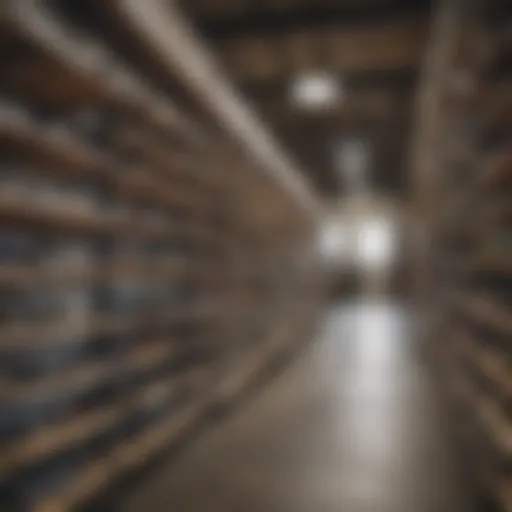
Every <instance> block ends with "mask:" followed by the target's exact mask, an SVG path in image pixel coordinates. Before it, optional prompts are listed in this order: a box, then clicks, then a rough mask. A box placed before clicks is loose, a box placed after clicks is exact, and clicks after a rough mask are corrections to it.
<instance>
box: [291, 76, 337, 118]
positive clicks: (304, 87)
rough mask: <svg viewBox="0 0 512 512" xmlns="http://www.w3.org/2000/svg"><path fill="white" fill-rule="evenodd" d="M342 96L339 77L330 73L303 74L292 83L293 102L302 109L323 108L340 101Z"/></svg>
mask: <svg viewBox="0 0 512 512" xmlns="http://www.w3.org/2000/svg"><path fill="white" fill-rule="evenodd" d="M341 97H342V90H341V85H340V83H339V81H338V80H337V78H336V77H335V76H333V75H331V74H329V73H323V72H316V73H313V72H311V73H307V74H302V75H299V76H298V77H297V78H295V80H294V81H293V82H292V84H291V89H290V99H291V102H292V104H293V105H295V106H297V107H299V108H302V109H306V110H322V109H325V108H328V107H331V106H333V105H335V104H336V103H339V101H340V100H341Z"/></svg>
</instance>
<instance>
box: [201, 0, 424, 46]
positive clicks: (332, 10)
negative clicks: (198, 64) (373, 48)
mask: <svg viewBox="0 0 512 512" xmlns="http://www.w3.org/2000/svg"><path fill="white" fill-rule="evenodd" d="M204 1H205V2H210V1H211V0H204ZM239 3H240V4H241V5H243V4H244V2H241V1H239ZM431 4H432V0H416V1H415V2H411V1H410V0H389V1H387V2H385V3H380V2H379V3H376V4H375V5H372V6H370V5H368V3H365V2H353V3H349V4H347V3H345V2H332V3H329V4H325V3H314V2H311V3H302V2H297V3H295V4H294V5H292V6H290V7H289V8H287V9H286V10H271V9H261V10H258V11H255V12H250V13H249V15H233V14H232V11H231V10H226V12H225V13H224V12H223V11H222V10H221V6H220V5H219V6H218V11H217V12H216V13H215V16H211V17H208V18H204V17H203V19H202V20H201V19H199V20H198V26H199V30H200V32H201V34H202V35H203V36H204V37H206V38H207V39H216V40H229V39H240V38H244V37H247V36H273V35H275V34H282V33H286V32H294V31H297V30H303V29H323V28H326V27H332V26H337V27H353V26H355V25H367V24H378V23H386V22H389V21H396V20H404V19H418V18H424V17H425V15H426V14H428V12H429V10H430V8H431ZM197 11H198V14H199V15H200V13H201V10H200V9H197Z"/></svg>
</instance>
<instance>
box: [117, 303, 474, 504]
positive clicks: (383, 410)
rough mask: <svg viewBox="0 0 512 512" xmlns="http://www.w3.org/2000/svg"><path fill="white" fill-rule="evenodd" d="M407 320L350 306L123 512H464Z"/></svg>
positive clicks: (390, 311)
mask: <svg viewBox="0 0 512 512" xmlns="http://www.w3.org/2000/svg"><path fill="white" fill-rule="evenodd" d="M410 327H411V326H410V325H409V323H408V322H407V316H406V314H405V313H404V312H403V311H402V310H401V309H400V308H398V307H396V306H393V305H392V304H355V305H351V306H344V307H341V306H340V307H338V308H335V309H333V310H332V312H331V313H330V314H329V315H328V317H327V319H326V321H325V325H324V326H323V328H322V332H321V334H320V335H319V337H318V340H317V342H316V343H315V345H314V346H313V348H312V349H310V350H309V352H307V353H306V354H305V355H303V356H302V358H301V359H300V360H299V361H297V362H296V363H295V364H294V365H293V366H292V367H290V368H289V369H287V370H286V373H285V374H283V375H282V376H281V377H280V378H279V379H278V380H277V381H275V382H274V383H273V384H272V385H271V386H270V387H268V388H267V389H266V390H265V391H264V392H263V393H262V394H261V395H260V396H259V397H258V398H256V399H255V400H254V401H253V402H252V403H250V404H249V405H247V406H245V407H244V408H243V409H242V410H240V411H239V412H238V413H237V414H236V415H235V416H234V417H232V418H230V419H229V420H227V421H225V422H223V423H222V424H220V425H219V426H218V427H216V428H215V429H214V430H213V431H210V432H209V433H206V434H204V435H203V436H202V437H201V438H200V439H198V441H197V442H196V443H195V444H194V445H193V446H191V447H190V448H189V449H188V450H186V451H185V452H184V453H182V454H181V455H180V456H179V458H178V459H175V460H174V461H172V462H171V463H170V464H169V465H168V467H167V468H163V469H162V470H160V471H159V472H158V474H157V475H154V476H153V477H152V479H151V480H150V481H148V482H147V483H146V484H145V485H144V486H143V488H141V489H138V490H136V491H135V492H134V493H133V495H132V496H129V499H128V500H127V505H126V507H124V511H125V512H142V511H151V512H164V511H165V512H167V511H171V510H172V511H175V512H470V511H471V507H470V505H469V503H468V501H469V498H467V497H466V496H465V493H464V486H463V482H462V480H461V477H460V475H459V471H458V470H457V468H456V464H455V462H454V457H453V452H452V448H453V447H452V446H451V444H450V442H449V440H448V436H447V432H446V430H445V427H446V425H445V420H444V419H443V416H442V414H441V412H440V410H439V405H438V402H437V400H436V398H435V396H434V388H433V384H432V382H431V377H430V375H429V373H428V369H427V368H426V367H425V366H424V365H423V364H422V363H421V360H420V358H419V356H418V355H417V354H418V351H417V347H416V346H415V344H414V337H413V335H412V331H411V328H410Z"/></svg>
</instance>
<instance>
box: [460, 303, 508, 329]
mask: <svg viewBox="0 0 512 512" xmlns="http://www.w3.org/2000/svg"><path fill="white" fill-rule="evenodd" d="M456 307H457V309H459V310H460V311H461V312H463V313H464V314H466V315H467V316H468V317H469V318H471V319H472V320H476V321H477V322H480V323H482V324H483V325H486V326H488V327H490V328H492V329H495V330H496V331H498V332H500V333H502V334H506V335H512V314H511V312H510V310H509V309H507V307H506V306H505V305H502V304H500V303H499V302H497V301H495V300H493V299H491V298H489V297H483V296H465V295H459V296H458V297H457V299H456Z"/></svg>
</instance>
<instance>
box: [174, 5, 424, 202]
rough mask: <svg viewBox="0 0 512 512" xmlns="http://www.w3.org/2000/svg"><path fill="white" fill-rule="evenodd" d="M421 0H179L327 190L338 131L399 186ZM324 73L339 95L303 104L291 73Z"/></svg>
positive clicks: (332, 187)
mask: <svg viewBox="0 0 512 512" xmlns="http://www.w3.org/2000/svg"><path fill="white" fill-rule="evenodd" d="M430 4H431V1H430V0H182V2H181V7H182V8H183V10H184V11H185V12H186V13H187V14H188V15H189V17H190V18H191V20H192V21H193V23H194V24H195V25H196V27H197V28H198V30H199V32H200V34H201V35H202V37H203V38H204V39H205V40H206V42H207V43H208V45H209V47H210V49H211V50H212V51H213V52H214V54H215V55H216V56H217V58H218V61H219V62H220V64H221V66H222V67H223V68H224V70H225V71H226V73H227V74H228V76H230V78H231V79H232V80H233V81H234V83H235V84H236V85H237V86H238V88H239V89H240V91H241V92H242V93H243V94H244V95H245V96H246V97H247V98H248V99H249V100H250V102H251V103H252V104H253V105H254V106H255V108H256V110H257V111H258V112H259V114H260V116H261V117H262V118H263V120H264V121H266V122H267V124H269V125H270V128H271V129H272V130H273V131H274V133H275V134H276V135H277V136H278V138H279V139H280V140H281V143H282V145H283V146H284V147H285V149H287V150H288V151H289V152H290V153H291V154H292V155H293V156H294V157H295V158H296V159H297V160H298V161H299V162H300V163H301V165H302V167H304V168H305V169H306V170H307V172H308V173H309V174H310V178H311V179H312V181H313V182H314V183H315V184H316V185H317V187H318V189H319V190H320V191H321V192H323V193H324V194H327V195H332V194H334V193H335V192H336V191H337V190H339V180H337V179H336V173H335V171H334V165H333V148H334V145H335V143H336V142H337V141H339V140H341V138H343V137H345V136H350V137H358V138H361V139H362V140H363V141H365V142H366V143H367V145H368V147H370V148H371V152H372V162H373V163H372V173H371V176H372V181H373V183H374V184H375V185H377V186H379V187H381V188H383V187H384V188H387V189H392V190H397V189H400V188H401V187H403V186H404V161H405V156H406V150H407V146H408V142H409V134H410V132H411V126H412V104H413V96H414V90H415V86H416V83H417V79H418V74H419V73H418V72H419V68H420V66H421V62H422V56H423V53H424V49H425V41H426V37H427V32H428V23H429V19H430V16H429V12H430ZM308 71H309V72H310V71H315V72H316V71H322V72H328V73H329V74H330V75H333V76H335V77H337V79H339V81H340V82H341V83H342V84H343V91H344V100H343V101H342V102H340V104H339V105H337V106H334V107H333V108H329V109H327V110H322V111H318V112H315V111H304V110H301V109H298V108H297V106H294V105H292V104H291V102H290V101H289V99H288V93H289V89H290V85H291V83H292V81H293V79H294V77H297V76H299V75H300V74H301V73H304V72H308Z"/></svg>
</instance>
